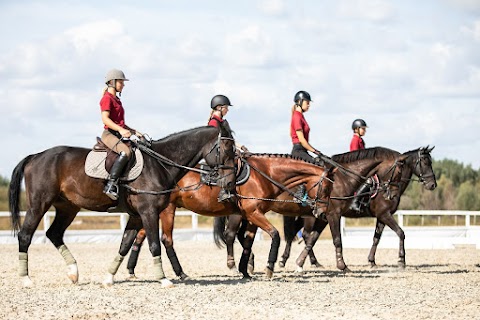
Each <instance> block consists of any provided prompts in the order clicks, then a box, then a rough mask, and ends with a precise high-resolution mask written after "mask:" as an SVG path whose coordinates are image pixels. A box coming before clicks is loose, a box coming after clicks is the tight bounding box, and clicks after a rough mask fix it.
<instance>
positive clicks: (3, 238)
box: [0, 210, 212, 243]
mask: <svg viewBox="0 0 480 320" xmlns="http://www.w3.org/2000/svg"><path fill="white" fill-rule="evenodd" d="M175 215H176V216H190V217H191V219H192V225H191V228H190V229H176V230H175V232H174V238H176V239H182V238H192V237H193V238H195V239H198V238H202V237H205V236H207V237H208V236H211V233H212V232H211V230H209V231H208V233H207V232H206V231H205V230H201V229H199V228H198V215H197V214H196V213H194V212H191V211H183V210H178V211H177V212H176V213H175ZM20 216H22V217H24V216H25V212H24V211H23V212H21V213H20ZM0 217H10V212H7V211H0ZM54 217H55V212H54V211H48V212H47V213H46V214H45V215H44V216H43V228H42V229H38V230H37V231H36V232H35V234H34V239H33V240H32V243H45V242H47V241H48V240H47V237H46V236H45V234H46V231H47V230H48V228H50V226H51V222H52V218H54ZM77 217H97V218H104V217H118V218H119V222H120V227H119V228H118V229H96V230H69V229H67V230H66V232H65V237H64V240H65V242H118V243H120V240H121V237H122V234H123V230H125V226H126V225H127V221H128V214H127V213H120V212H119V213H116V212H115V213H111V212H93V211H81V212H79V213H78V214H77ZM16 242H17V240H16V238H14V237H13V232H12V231H8V230H4V231H0V243H16Z"/></svg>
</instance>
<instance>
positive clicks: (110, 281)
mask: <svg viewBox="0 0 480 320" xmlns="http://www.w3.org/2000/svg"><path fill="white" fill-rule="evenodd" d="M102 285H103V286H104V287H106V288H107V287H111V286H113V274H111V273H107V275H106V276H105V279H104V280H103V282H102Z"/></svg>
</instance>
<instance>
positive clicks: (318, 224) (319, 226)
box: [308, 218, 328, 268]
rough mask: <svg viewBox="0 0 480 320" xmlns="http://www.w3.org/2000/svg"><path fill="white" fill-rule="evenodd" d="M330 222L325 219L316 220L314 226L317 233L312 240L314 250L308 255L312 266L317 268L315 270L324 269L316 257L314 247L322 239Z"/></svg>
mask: <svg viewBox="0 0 480 320" xmlns="http://www.w3.org/2000/svg"><path fill="white" fill-rule="evenodd" d="M327 224H328V222H327V221H326V220H324V219H320V218H317V219H315V223H314V225H313V230H315V231H316V233H314V236H313V238H312V241H313V244H312V250H310V252H309V253H308V255H309V257H310V264H311V265H312V266H313V267H315V268H323V266H322V265H321V264H320V263H319V262H318V260H317V257H315V253H314V252H313V247H314V246H315V244H316V243H317V241H318V238H320V235H321V234H322V232H323V230H325V227H326V226H327Z"/></svg>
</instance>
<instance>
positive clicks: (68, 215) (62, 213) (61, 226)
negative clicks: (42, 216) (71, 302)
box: [46, 207, 80, 284]
mask: <svg viewBox="0 0 480 320" xmlns="http://www.w3.org/2000/svg"><path fill="white" fill-rule="evenodd" d="M56 209H57V210H56V214H55V219H54V220H53V223H52V225H51V226H50V228H48V230H47V234H46V235H47V238H48V239H50V241H51V242H52V243H53V245H54V246H55V248H57V250H58V252H59V253H60V255H61V256H62V257H63V259H64V260H65V263H66V265H67V277H68V278H69V279H70V281H72V283H73V284H76V283H78V267H77V261H76V260H75V258H74V257H73V255H72V253H71V252H70V250H69V249H68V248H67V246H66V245H65V243H64V242H63V236H64V234H65V230H66V229H67V228H68V226H69V225H70V224H71V223H72V221H73V219H75V216H76V215H77V213H78V211H79V210H80V209H79V208H77V207H72V208H68V209H64V208H62V209H59V208H56Z"/></svg>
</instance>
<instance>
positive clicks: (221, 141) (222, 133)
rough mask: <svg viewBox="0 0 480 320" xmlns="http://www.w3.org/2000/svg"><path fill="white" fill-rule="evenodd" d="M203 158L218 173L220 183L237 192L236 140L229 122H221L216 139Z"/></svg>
mask: <svg viewBox="0 0 480 320" xmlns="http://www.w3.org/2000/svg"><path fill="white" fill-rule="evenodd" d="M203 158H204V159H205V161H206V162H207V164H208V165H209V166H210V167H211V168H213V170H216V171H217V173H218V181H217V183H218V185H219V186H220V187H222V188H226V189H227V190H229V191H230V192H235V162H234V160H235V140H234V139H233V135H232V130H231V129H230V126H229V125H228V122H226V121H224V122H222V123H220V124H219V132H218V136H217V138H216V139H215V141H212V143H210V144H208V145H207V146H206V148H205V153H204V155H203Z"/></svg>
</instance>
